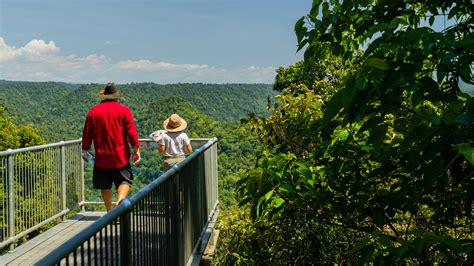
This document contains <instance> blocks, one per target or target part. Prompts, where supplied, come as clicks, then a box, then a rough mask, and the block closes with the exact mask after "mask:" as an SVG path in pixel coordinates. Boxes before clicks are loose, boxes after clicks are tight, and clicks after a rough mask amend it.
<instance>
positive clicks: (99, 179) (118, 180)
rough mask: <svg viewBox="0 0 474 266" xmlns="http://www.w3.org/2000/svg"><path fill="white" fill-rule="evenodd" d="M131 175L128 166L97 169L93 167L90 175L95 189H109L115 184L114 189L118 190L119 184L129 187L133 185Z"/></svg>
mask: <svg viewBox="0 0 474 266" xmlns="http://www.w3.org/2000/svg"><path fill="white" fill-rule="evenodd" d="M132 180H133V173H132V167H131V166H130V164H127V165H125V166H124V167H122V168H113V169H107V168H99V167H95V166H94V172H93V174H92V183H93V184H94V188H95V189H111V188H112V183H114V184H115V188H118V187H119V186H120V185H121V184H127V185H129V186H131V185H132V184H133V181H132Z"/></svg>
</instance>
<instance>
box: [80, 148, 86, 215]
mask: <svg viewBox="0 0 474 266" xmlns="http://www.w3.org/2000/svg"><path fill="white" fill-rule="evenodd" d="M81 143H82V142H80V143H79V146H80V148H81V149H82V146H81ZM79 158H80V160H81V199H80V201H79V202H82V205H81V212H84V211H85V210H86V206H85V204H84V202H85V201H86V197H85V195H84V160H83V159H82V156H80V157H79Z"/></svg>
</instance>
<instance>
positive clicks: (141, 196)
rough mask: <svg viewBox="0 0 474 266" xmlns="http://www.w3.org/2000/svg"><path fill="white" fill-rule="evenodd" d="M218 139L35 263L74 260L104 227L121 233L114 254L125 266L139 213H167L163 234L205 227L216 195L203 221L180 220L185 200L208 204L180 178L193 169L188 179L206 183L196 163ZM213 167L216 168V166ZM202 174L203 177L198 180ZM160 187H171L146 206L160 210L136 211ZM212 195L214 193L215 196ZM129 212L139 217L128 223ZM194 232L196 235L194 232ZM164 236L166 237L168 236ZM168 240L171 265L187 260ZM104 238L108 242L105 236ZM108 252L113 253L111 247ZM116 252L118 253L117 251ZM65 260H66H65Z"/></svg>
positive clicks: (45, 263)
mask: <svg viewBox="0 0 474 266" xmlns="http://www.w3.org/2000/svg"><path fill="white" fill-rule="evenodd" d="M217 141H218V139H217V138H213V139H210V140H209V141H208V142H207V143H206V144H204V145H203V146H201V147H199V148H198V149H196V150H195V151H194V152H193V153H192V154H190V155H189V156H188V157H187V158H186V159H185V160H184V161H182V162H181V163H179V164H177V165H174V166H173V167H172V168H171V169H169V170H168V171H166V172H165V173H164V174H162V175H161V176H160V177H158V178H157V179H155V180H154V181H153V182H151V183H150V184H149V185H147V186H146V187H144V188H143V189H141V190H140V191H139V192H137V193H136V194H134V195H133V196H131V197H130V198H125V199H124V200H123V201H122V202H121V203H120V205H119V206H117V207H116V208H114V209H113V210H112V211H110V212H108V213H107V214H106V215H104V216H103V217H101V218H99V219H98V220H97V221H96V222H95V223H93V224H92V225H90V226H88V227H87V228H86V229H84V230H83V231H82V232H80V233H79V234H78V235H76V236H75V237H74V238H72V239H70V240H69V241H67V242H65V243H64V244H63V245H62V246H60V247H58V248H57V249H55V250H54V251H52V252H51V253H50V254H49V255H48V256H46V257H44V258H43V259H42V260H40V261H39V262H38V263H37V265H53V264H57V263H59V262H61V260H62V259H66V260H68V256H70V254H73V255H74V256H73V259H74V261H76V260H77V257H76V252H78V250H79V247H81V251H82V252H84V249H85V246H84V245H85V243H87V244H88V247H87V248H88V249H89V252H90V249H91V245H97V243H96V237H97V234H98V233H100V234H101V235H100V237H102V231H103V230H105V232H108V230H110V231H111V232H112V231H114V230H115V231H114V232H115V234H116V235H117V234H120V250H121V251H118V253H119V254H117V256H119V257H120V261H121V263H122V265H123V264H125V265H128V264H129V263H130V262H131V256H132V254H128V252H131V251H130V250H127V247H128V248H129V249H131V245H133V243H130V242H131V241H132V240H131V239H130V234H131V231H132V228H131V226H135V227H134V229H133V230H135V231H134V233H135V234H137V235H138V234H139V233H140V232H137V231H136V230H137V229H136V226H137V224H138V223H141V220H137V219H138V218H140V219H142V218H141V217H139V216H147V219H151V218H150V217H148V216H151V217H152V218H156V217H154V216H156V215H159V214H162V215H164V216H166V221H165V224H164V225H161V224H160V228H161V229H160V230H162V231H163V230H164V231H163V232H161V231H160V232H159V233H164V232H165V231H166V232H168V231H170V232H172V233H173V234H174V235H173V236H172V237H175V238H179V237H180V233H179V232H181V233H182V232H183V230H185V229H183V228H180V226H182V227H186V226H188V227H189V226H191V227H192V226H193V224H194V223H199V224H203V226H206V225H207V222H208V219H209V218H208V216H209V215H210V214H211V213H214V210H215V208H217V205H218V200H217V198H215V199H214V201H215V202H213V203H212V206H211V208H213V209H212V210H210V211H206V212H207V214H205V216H206V217H205V219H206V221H202V219H201V221H199V220H196V219H198V217H192V219H195V220H194V221H185V220H182V219H184V218H182V217H184V216H186V213H187V212H190V211H193V210H190V209H189V206H184V205H183V204H185V203H186V202H189V203H190V204H191V205H192V204H193V203H194V202H192V200H194V199H197V200H198V201H200V203H199V204H198V205H197V206H195V207H196V208H202V207H203V206H204V205H206V206H207V205H209V203H208V201H207V195H206V192H205V191H204V192H202V193H203V194H200V195H197V196H196V195H192V194H195V193H201V192H194V191H191V190H190V187H191V184H190V185H189V186H190V187H189V188H187V187H185V186H186V184H183V183H182V182H184V181H182V180H180V178H184V179H186V176H185V174H186V172H189V171H192V170H195V171H194V172H192V173H193V178H192V179H191V180H193V181H194V179H197V180H196V181H195V182H197V183H196V184H197V185H196V186H198V187H199V186H205V185H206V184H205V183H206V182H207V180H206V176H202V175H203V174H202V173H204V172H203V171H205V170H204V169H201V168H202V167H201V168H199V165H198V164H199V163H203V160H204V159H205V158H204V157H203V156H204V154H205V152H206V151H207V150H208V149H209V148H211V147H212V146H213V145H214V144H215V143H216V142H217ZM214 159H217V158H214ZM210 163H211V164H212V162H210ZM196 165H198V167H197V168H196ZM216 167H217V165H216ZM215 170H217V168H216V169H215ZM201 172H202V173H201ZM181 175H183V176H182V177H181ZM204 175H205V174H204ZM211 175H212V173H211ZM215 175H216V173H215ZM201 176H202V179H203V180H201V179H199V178H200V177H201ZM212 178H214V179H216V180H213V181H214V182H215V184H211V186H215V187H216V188H217V182H216V181H217V175H216V176H214V177H212ZM211 181H212V180H211ZM202 182H204V183H202ZM193 185H194V184H193ZM163 186H165V187H166V188H168V187H169V188H170V190H167V191H166V192H165V193H164V194H160V195H159V196H158V198H160V199H164V203H163V206H159V207H156V206H148V207H146V208H149V209H152V208H153V207H154V208H164V209H162V210H159V211H155V212H153V213H151V212H140V211H141V210H138V209H136V210H135V209H134V208H140V206H142V205H144V204H145V205H146V204H147V201H146V200H145V199H146V198H148V197H150V195H151V196H153V195H154V194H156V193H159V192H160V189H163ZM183 187H184V188H183ZM196 189H197V188H196ZM211 189H212V188H211ZM215 196H217V195H215ZM196 197H197V198H196ZM168 199H170V201H168ZM172 200H174V201H172ZM155 201H156V200H155ZM176 201H177V202H176ZM200 206H201V207H200ZM206 208H207V209H208V210H209V206H207V207H206ZM132 214H133V215H135V216H137V217H138V218H135V219H134V220H133V221H132V222H131V215H132ZM201 216H202V215H201ZM119 218H120V224H119V225H118V227H120V231H118V229H117V221H118V220H119ZM170 219H171V220H170ZM176 219H178V220H176ZM132 224H133V225H132ZM155 225H156V223H155V224H154V225H153V226H155ZM165 225H166V226H165ZM114 228H115V229H114ZM202 229H203V228H195V229H194V230H191V231H196V230H199V232H201V231H202ZM154 233H156V232H154ZM191 233H192V232H191ZM193 234H194V235H195V233H193ZM166 237H168V235H167V236H166ZM106 238H107V237H106ZM185 238H186V239H188V238H190V239H191V238H196V236H193V235H190V236H185ZM91 239H94V244H91V242H90V241H92V240H91ZM145 239H146V236H145ZM167 240H169V241H167V242H166V244H167V245H169V247H172V248H171V249H170V248H169V249H170V252H174V253H175V254H174V255H175V256H176V255H178V257H176V258H174V257H173V256H170V257H169V258H170V259H171V261H172V262H174V263H172V264H184V263H185V261H186V260H185V258H183V257H181V258H180V255H181V256H183V255H184V256H188V257H189V256H190V254H183V253H184V252H182V250H172V249H174V248H178V249H179V247H178V246H174V247H173V243H175V244H176V243H177V242H173V241H177V240H178V239H175V240H173V239H167ZM183 240H184V238H183ZM195 240H196V241H199V240H200V237H199V238H196V239H195ZM100 241H101V240H99V242H100ZM105 241H106V243H107V239H106V240H105ZM151 245H153V244H151ZM194 245H195V243H193V246H194ZM99 246H101V244H100V243H99ZM155 246H156V245H155ZM94 247H97V246H94ZM117 248H118V247H116V249H117ZM124 248H125V249H124ZM147 248H149V247H147ZM160 248H162V249H164V248H165V246H163V247H160ZM111 249H112V248H111ZM110 252H112V253H113V251H112V250H111V251H110ZM116 252H117V250H116ZM121 252H125V253H127V254H120V253H121ZM137 252H138V251H137ZM145 252H149V251H145ZM112 253H111V254H108V253H106V254H105V255H104V256H106V257H107V256H110V257H112V256H113V254H112ZM81 254H82V257H84V253H81ZM153 255H156V254H153ZM191 255H192V254H191ZM94 258H98V257H94ZM89 259H90V258H89ZM101 259H102V257H101ZM161 259H163V258H160V260H161ZM66 263H68V261H67V262H66ZM167 263H169V261H167Z"/></svg>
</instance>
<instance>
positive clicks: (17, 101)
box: [0, 81, 275, 142]
mask: <svg viewBox="0 0 474 266" xmlns="http://www.w3.org/2000/svg"><path fill="white" fill-rule="evenodd" d="M118 86H119V89H120V90H121V91H122V92H123V93H124V95H125V96H124V97H123V98H122V99H121V102H122V103H124V104H126V105H128V106H129V107H130V109H131V110H132V112H133V114H134V116H135V121H136V122H137V123H138V124H142V123H143V121H142V120H143V119H142V117H141V114H142V113H144V111H145V110H147V109H149V108H156V104H155V105H154V107H151V105H153V104H154V103H155V102H160V103H161V104H160V106H161V107H163V108H161V109H160V110H162V111H163V113H161V114H160V115H163V117H164V116H168V115H169V114H171V113H170V112H167V111H166V110H167V109H170V108H173V106H172V105H173V104H175V102H174V100H172V99H175V98H174V97H175V96H177V97H180V98H182V99H184V100H186V101H187V102H189V103H190V104H192V105H193V106H194V107H195V108H196V110H198V111H199V112H202V113H203V114H206V115H208V116H209V117H211V118H212V119H214V120H216V121H219V122H226V123H236V122H238V121H239V120H240V119H241V118H244V117H246V115H247V113H248V112H253V113H258V114H264V113H265V112H266V106H267V100H268V98H269V97H270V98H273V95H274V94H275V93H274V92H273V91H272V89H271V86H270V85H266V84H223V85H218V84H201V83H196V84H168V85H159V84H154V83H131V84H125V85H118ZM102 87H103V85H100V84H87V85H77V84H65V83H56V82H11V81H3V82H1V83H0V104H1V106H3V107H4V109H5V111H6V113H8V114H9V115H10V116H12V119H13V120H14V121H15V122H16V123H18V124H31V125H32V126H33V127H35V128H37V129H39V130H40V132H41V135H42V136H44V137H45V138H46V140H47V141H48V142H56V141H60V140H65V139H75V138H79V137H80V136H81V134H82V127H83V123H84V119H85V116H86V114H87V111H88V110H89V108H90V107H92V106H93V105H95V104H97V103H98V102H99V101H100V99H99V97H97V94H98V92H99V90H100V89H101V88H102ZM168 101H170V103H168ZM171 101H173V102H171ZM161 118H162V117H161ZM150 123H152V122H150ZM160 123H161V122H160V120H159V119H158V118H157V120H156V127H160ZM151 127H152V125H150V127H148V128H146V130H145V129H144V128H141V127H138V131H139V137H146V136H148V134H149V133H150V132H148V129H151Z"/></svg>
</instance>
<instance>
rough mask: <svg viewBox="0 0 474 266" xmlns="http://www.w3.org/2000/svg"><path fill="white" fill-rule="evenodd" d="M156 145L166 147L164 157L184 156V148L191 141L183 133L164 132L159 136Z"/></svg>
mask: <svg viewBox="0 0 474 266" xmlns="http://www.w3.org/2000/svg"><path fill="white" fill-rule="evenodd" d="M161 136H162V138H161V139H160V140H159V141H158V145H164V146H165V147H166V151H165V157H178V156H184V154H185V153H184V146H185V145H189V144H190V143H191V141H190V140H189V137H188V135H186V133H184V132H182V131H181V132H166V133H164V134H162V135H161Z"/></svg>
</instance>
